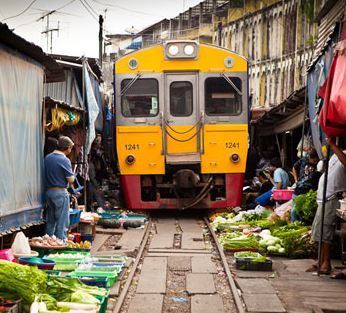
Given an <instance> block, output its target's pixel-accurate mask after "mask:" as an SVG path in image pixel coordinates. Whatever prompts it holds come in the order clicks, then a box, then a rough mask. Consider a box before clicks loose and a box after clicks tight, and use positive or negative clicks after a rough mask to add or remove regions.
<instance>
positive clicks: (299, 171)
mask: <svg viewBox="0 0 346 313" xmlns="http://www.w3.org/2000/svg"><path fill="white" fill-rule="evenodd" d="M318 161H319V157H318V154H317V152H316V150H315V149H311V151H310V152H309V154H308V155H307V157H306V158H301V159H299V160H298V161H297V162H296V163H295V164H294V165H293V169H292V173H293V177H294V181H295V183H297V182H298V181H300V180H302V179H303V178H304V177H307V176H309V174H310V173H311V172H314V171H315V170H316V165H317V163H318Z"/></svg>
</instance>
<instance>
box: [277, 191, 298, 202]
mask: <svg viewBox="0 0 346 313" xmlns="http://www.w3.org/2000/svg"><path fill="white" fill-rule="evenodd" d="M293 192H294V190H292V189H274V190H273V200H285V201H288V200H291V199H292V196H293Z"/></svg>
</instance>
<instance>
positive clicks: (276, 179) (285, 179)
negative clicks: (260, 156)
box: [255, 158, 290, 206]
mask: <svg viewBox="0 0 346 313" xmlns="http://www.w3.org/2000/svg"><path fill="white" fill-rule="evenodd" d="M270 167H271V168H272V169H273V170H274V174H273V183H274V187H273V189H286V188H287V187H288V186H289V184H290V179H289V176H288V174H287V172H286V171H285V170H284V169H283V168H282V167H281V161H280V159H279V158H273V159H271V160H270ZM273 189H271V190H269V191H267V192H265V193H264V194H262V195H260V196H259V197H257V198H256V199H255V201H256V203H258V204H259V205H261V206H266V205H269V204H270V203H271V196H272V194H273Z"/></svg>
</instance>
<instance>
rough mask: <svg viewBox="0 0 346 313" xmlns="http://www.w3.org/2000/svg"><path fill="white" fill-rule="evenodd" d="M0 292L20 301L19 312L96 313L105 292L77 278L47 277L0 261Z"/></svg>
mask: <svg viewBox="0 0 346 313" xmlns="http://www.w3.org/2000/svg"><path fill="white" fill-rule="evenodd" d="M0 289H1V290H2V291H6V292H10V293H11V294H13V295H15V296H17V297H20V298H22V300H23V311H24V312H29V310H30V312H31V313H38V312H49V311H61V312H70V313H76V312H77V311H78V312H79V313H97V312H98V310H99V306H100V300H99V299H102V297H106V296H107V290H105V289H103V288H98V287H91V286H87V285H85V284H83V283H81V282H80V281H79V280H78V279H73V278H66V277H55V276H48V275H47V274H46V273H45V272H43V271H41V270H39V269H37V268H36V267H32V266H26V265H20V264H17V263H12V262H8V261H2V260H0Z"/></svg>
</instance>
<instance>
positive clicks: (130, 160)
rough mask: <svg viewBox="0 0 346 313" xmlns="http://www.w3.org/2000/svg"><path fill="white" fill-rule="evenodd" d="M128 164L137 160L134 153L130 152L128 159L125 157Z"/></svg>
mask: <svg viewBox="0 0 346 313" xmlns="http://www.w3.org/2000/svg"><path fill="white" fill-rule="evenodd" d="M125 162H126V164H128V165H133V164H134V163H135V162H136V158H135V157H134V156H133V155H132V154H129V155H128V156H127V157H126V159H125Z"/></svg>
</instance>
